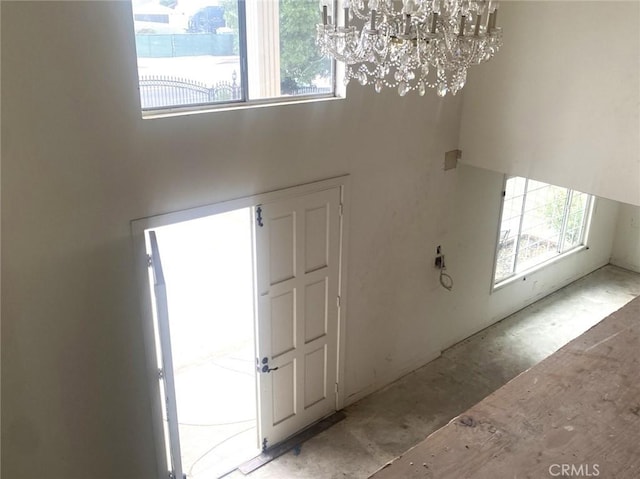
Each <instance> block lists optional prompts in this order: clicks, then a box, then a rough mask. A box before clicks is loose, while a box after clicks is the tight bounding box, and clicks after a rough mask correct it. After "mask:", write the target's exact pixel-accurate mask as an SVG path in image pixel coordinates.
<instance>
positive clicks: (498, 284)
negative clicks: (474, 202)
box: [491, 175, 597, 292]
mask: <svg viewBox="0 0 640 479" xmlns="http://www.w3.org/2000/svg"><path fill="white" fill-rule="evenodd" d="M511 178H518V176H516V175H504V178H503V181H502V191H501V194H500V198H501V199H500V214H499V217H498V226H497V233H496V242H495V250H494V258H493V270H492V274H491V292H494V291H497V290H499V289H502V288H504V287H505V286H508V285H510V284H513V283H515V282H517V281H520V280H526V277H527V275H530V274H532V273H535V272H536V271H539V270H541V269H543V268H546V267H547V266H549V265H551V264H554V263H556V262H558V261H561V260H563V259H564V258H566V257H568V256H571V255H573V254H575V253H578V252H580V251H585V250H588V249H589V233H590V230H591V223H592V219H593V212H594V210H595V205H596V201H597V198H596V197H595V196H594V195H590V194H588V193H583V192H578V193H583V194H585V195H586V196H587V204H586V205H585V208H584V221H583V223H582V228H581V232H580V238H581V242H580V244H578V245H576V246H574V247H572V248H569V249H567V250H566V251H562V246H563V245H564V242H565V234H566V227H567V223H568V214H569V209H568V208H567V206H566V205H570V204H571V199H572V197H573V193H574V192H575V191H577V190H573V189H571V188H565V187H561V188H564V189H565V190H567V192H568V194H567V199H566V204H565V210H564V214H563V218H562V227H561V229H560V233H559V237H560V241H559V246H558V253H557V254H555V255H554V256H552V257H551V258H548V259H546V260H543V261H540V262H539V263H536V264H535V265H533V266H530V267H529V268H527V269H524V270H522V271H517V255H518V250H519V248H518V244H519V242H520V237H521V235H522V224H523V218H524V213H525V211H524V209H525V206H526V196H527V192H528V186H529V180H530V178H525V177H522V176H521V177H519V178H523V179H524V180H525V188H524V193H523V201H522V206H521V212H520V222H519V227H518V235H517V236H516V250H515V251H514V255H515V257H514V267H513V273H512V274H511V275H509V276H507V277H506V278H503V279H501V280H499V281H496V273H497V271H498V259H499V254H500V238H501V231H502V220H503V215H504V203H505V199H506V192H507V182H508V181H509V180H510V179H511ZM534 181H537V180H534ZM540 183H544V182H540ZM546 184H547V185H550V186H558V185H552V184H551V183H546Z"/></svg>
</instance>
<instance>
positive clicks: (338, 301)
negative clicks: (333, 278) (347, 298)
mask: <svg viewBox="0 0 640 479" xmlns="http://www.w3.org/2000/svg"><path fill="white" fill-rule="evenodd" d="M340 301H341V300H340V296H338V297H337V298H336V306H337V307H338V308H339V307H340Z"/></svg>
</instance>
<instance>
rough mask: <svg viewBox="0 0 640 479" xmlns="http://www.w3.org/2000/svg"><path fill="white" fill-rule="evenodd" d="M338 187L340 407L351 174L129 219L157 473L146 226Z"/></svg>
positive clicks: (158, 410)
mask: <svg viewBox="0 0 640 479" xmlns="http://www.w3.org/2000/svg"><path fill="white" fill-rule="evenodd" d="M335 187H340V192H341V204H342V218H341V222H340V252H339V256H340V267H339V273H338V293H339V295H340V298H341V302H340V307H339V310H338V358H337V383H338V392H337V394H336V410H340V409H342V408H343V407H344V403H345V395H344V393H345V381H344V378H345V364H344V363H345V361H344V357H345V344H346V340H345V334H346V310H347V308H346V305H347V288H346V278H347V264H348V260H347V253H348V244H349V234H348V229H349V228H348V225H349V188H350V176H349V175H343V176H338V177H334V178H330V179H326V180H322V181H316V182H312V183H306V184H302V185H298V186H294V187H289V188H284V189H278V190H273V191H268V192H265V193H258V194H255V195H251V196H246V197H243V198H236V199H231V200H228V201H222V202H219V203H215V204H210V205H205V206H198V207H194V208H189V209H186V210H181V211H175V212H170V213H163V214H159V215H155V216H150V217H146V218H139V219H135V220H132V221H131V235H132V239H133V248H134V269H135V271H134V273H135V277H136V282H137V285H138V296H139V298H140V299H141V302H140V308H141V310H140V319H141V322H142V332H143V340H144V346H145V356H146V362H147V371H148V384H149V386H148V390H149V393H150V397H149V403H148V404H149V406H150V410H151V414H152V417H153V428H154V437H155V448H156V457H157V467H158V478H159V479H166V478H167V472H168V471H169V470H170V465H169V464H168V463H167V451H166V448H165V442H164V429H163V425H162V422H163V419H162V417H163V413H162V406H161V402H160V390H159V381H158V360H157V353H156V343H155V333H154V328H153V312H152V308H151V294H150V289H149V270H148V263H147V252H146V251H147V250H146V244H145V231H146V230H149V229H153V228H159V227H162V226H168V225H171V224H175V223H181V222H184V221H189V220H194V219H198V218H203V217H207V216H211V215H215V214H219V213H225V212H228V211H232V210H236V209H241V208H248V207H254V206H257V205H259V204H261V203H268V202H272V201H278V200H282V199H286V198H292V197H296V196H303V195H306V194H309V193H314V192H317V191H323V190H326V189H331V188H335Z"/></svg>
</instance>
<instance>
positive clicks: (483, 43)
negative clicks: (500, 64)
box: [316, 0, 502, 97]
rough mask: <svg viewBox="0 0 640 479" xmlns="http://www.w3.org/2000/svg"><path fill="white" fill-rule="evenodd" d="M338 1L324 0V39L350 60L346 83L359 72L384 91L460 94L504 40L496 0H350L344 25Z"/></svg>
mask: <svg viewBox="0 0 640 479" xmlns="http://www.w3.org/2000/svg"><path fill="white" fill-rule="evenodd" d="M365 3H366V7H365ZM333 4H334V2H333V1H332V0H320V8H321V10H322V23H321V24H318V25H317V27H316V33H317V36H316V43H317V44H318V46H319V48H320V51H321V52H322V54H323V55H325V56H328V57H331V58H335V59H336V60H338V61H340V62H343V63H344V64H345V76H344V81H345V85H346V84H348V83H349V81H350V80H351V79H352V78H353V79H355V80H357V81H358V82H359V83H360V84H361V85H366V84H373V87H374V89H375V91H376V92H378V93H379V92H380V91H382V88H383V87H388V88H397V89H398V93H399V94H400V96H405V95H406V94H407V93H408V92H409V91H411V90H416V91H417V92H418V94H419V95H420V96H422V95H424V94H425V92H426V89H427V88H435V89H436V92H437V94H438V95H439V96H441V97H443V96H445V95H446V94H447V93H449V92H450V93H452V94H453V95H455V94H456V93H457V92H458V91H459V90H460V89H462V87H464V84H465V82H466V80H467V70H468V68H469V67H470V66H471V65H479V64H480V63H483V62H486V61H487V60H489V59H491V58H492V57H493V56H494V55H495V54H496V52H497V51H498V49H499V48H500V46H501V45H502V29H501V28H499V27H496V18H497V15H498V2H497V1H495V0H402V3H401V2H400V1H399V0H342V7H343V14H342V26H339V25H338V22H337V21H335V22H334V21H333V19H335V17H336V16H337V15H331V14H332V13H333ZM355 24H358V26H356V25H355Z"/></svg>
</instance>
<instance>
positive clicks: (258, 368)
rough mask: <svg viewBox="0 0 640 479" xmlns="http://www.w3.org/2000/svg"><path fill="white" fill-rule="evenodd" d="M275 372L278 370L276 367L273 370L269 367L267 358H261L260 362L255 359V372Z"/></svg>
mask: <svg viewBox="0 0 640 479" xmlns="http://www.w3.org/2000/svg"><path fill="white" fill-rule="evenodd" d="M260 364H262V366H260ZM277 370H278V367H277V366H276V367H275V368H270V367H269V358H267V357H266V356H265V357H264V358H262V361H260V359H258V358H256V371H258V372H259V373H270V372H271V371H277Z"/></svg>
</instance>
